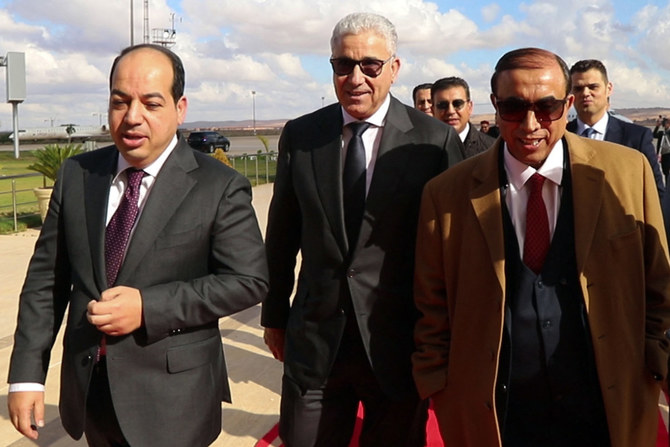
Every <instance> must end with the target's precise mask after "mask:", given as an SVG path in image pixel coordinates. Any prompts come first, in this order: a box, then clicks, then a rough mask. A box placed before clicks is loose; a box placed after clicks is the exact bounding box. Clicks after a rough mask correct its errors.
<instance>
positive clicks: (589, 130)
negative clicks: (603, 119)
mask: <svg viewBox="0 0 670 447" xmlns="http://www.w3.org/2000/svg"><path fill="white" fill-rule="evenodd" d="M595 132H596V130H595V129H594V128H593V127H587V128H586V129H584V131H583V132H582V136H583V137H586V138H591V136H592V135H593V134H594V133H595Z"/></svg>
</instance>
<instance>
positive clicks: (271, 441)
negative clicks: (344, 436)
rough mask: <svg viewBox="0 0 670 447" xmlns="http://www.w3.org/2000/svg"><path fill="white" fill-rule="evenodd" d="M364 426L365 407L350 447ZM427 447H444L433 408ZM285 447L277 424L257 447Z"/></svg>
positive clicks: (659, 443)
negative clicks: (280, 438) (280, 439)
mask: <svg viewBox="0 0 670 447" xmlns="http://www.w3.org/2000/svg"><path fill="white" fill-rule="evenodd" d="M362 426H363V407H362V406H359V407H358V419H357V420H356V426H355V427H354V437H353V439H352V440H351V444H349V447H358V436H359V435H360V433H361V428H362ZM426 435H427V439H426V447H444V443H443V442H442V438H441V436H440V432H439V430H438V428H437V420H436V419H435V413H434V412H433V409H432V408H431V409H430V411H429V412H428V424H427V425H426ZM668 445H670V440H669V439H668V428H667V427H666V426H665V423H664V422H663V418H662V417H661V413H660V412H659V414H658V438H657V440H656V447H668ZM270 446H272V447H283V446H284V444H281V441H279V424H275V425H274V427H272V429H271V430H270V431H269V432H268V433H267V434H266V435H265V436H263V438H262V439H261V440H260V441H258V442H257V443H256V446H255V447H270Z"/></svg>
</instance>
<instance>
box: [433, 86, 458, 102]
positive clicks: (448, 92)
mask: <svg viewBox="0 0 670 447" xmlns="http://www.w3.org/2000/svg"><path fill="white" fill-rule="evenodd" d="M435 96H436V97H441V98H460V99H465V96H466V95H465V89H464V88H463V87H462V86H460V85H456V86H454V87H449V88H445V89H442V90H438V91H436V92H435Z"/></svg>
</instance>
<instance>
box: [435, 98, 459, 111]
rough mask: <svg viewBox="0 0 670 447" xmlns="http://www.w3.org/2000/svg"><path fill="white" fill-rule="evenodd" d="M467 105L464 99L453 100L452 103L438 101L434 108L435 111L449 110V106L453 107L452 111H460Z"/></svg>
mask: <svg viewBox="0 0 670 447" xmlns="http://www.w3.org/2000/svg"><path fill="white" fill-rule="evenodd" d="M466 103H467V101H466V100H464V99H454V100H453V101H451V102H449V101H440V102H438V103H437V104H435V108H436V109H437V110H448V109H449V104H451V105H452V106H454V110H461V109H462V108H463V107H465V104H466Z"/></svg>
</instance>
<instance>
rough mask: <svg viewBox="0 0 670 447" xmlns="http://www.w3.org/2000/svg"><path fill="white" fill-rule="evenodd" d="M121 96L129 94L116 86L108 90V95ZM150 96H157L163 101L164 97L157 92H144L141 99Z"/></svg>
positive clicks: (150, 97) (149, 97)
mask: <svg viewBox="0 0 670 447" xmlns="http://www.w3.org/2000/svg"><path fill="white" fill-rule="evenodd" d="M114 95H117V96H122V97H128V96H130V95H129V94H128V93H126V92H124V91H123V90H120V89H118V88H115V89H112V91H111V92H110V96H114ZM152 98H159V99H162V100H163V101H165V97H164V96H163V95H162V94H161V93H159V92H150V93H145V94H143V95H142V99H152Z"/></svg>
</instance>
